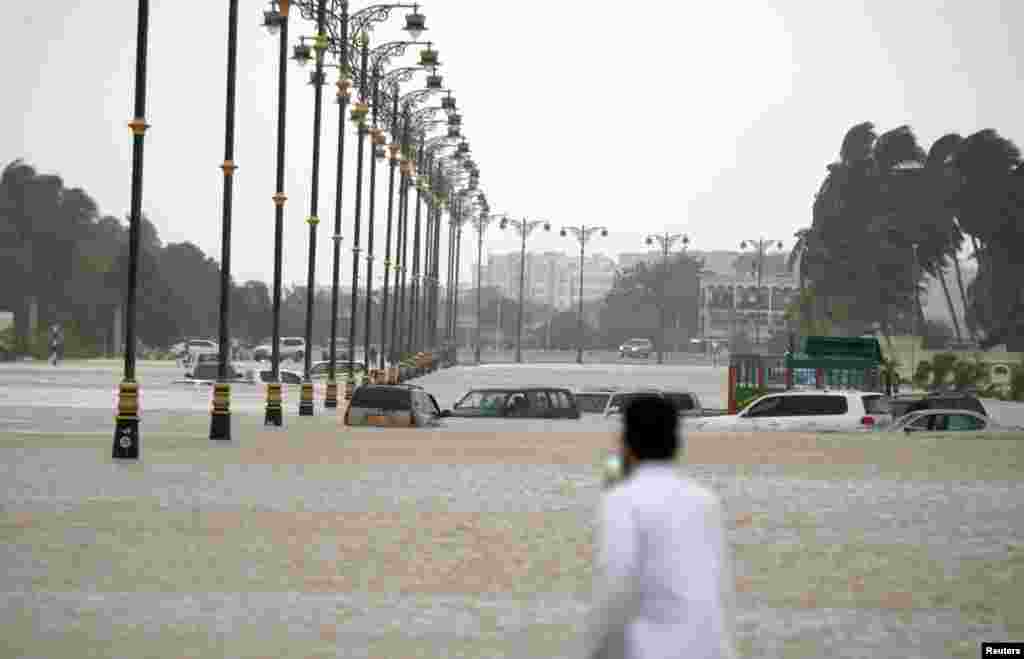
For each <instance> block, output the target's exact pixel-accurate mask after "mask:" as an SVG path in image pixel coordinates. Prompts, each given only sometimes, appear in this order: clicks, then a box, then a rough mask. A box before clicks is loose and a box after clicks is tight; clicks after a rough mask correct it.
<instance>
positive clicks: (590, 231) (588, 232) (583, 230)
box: [559, 224, 608, 364]
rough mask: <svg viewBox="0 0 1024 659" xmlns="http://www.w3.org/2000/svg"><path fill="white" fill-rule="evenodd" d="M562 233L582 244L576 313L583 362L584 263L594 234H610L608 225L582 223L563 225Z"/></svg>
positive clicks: (579, 361) (578, 357)
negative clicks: (586, 251) (577, 309)
mask: <svg viewBox="0 0 1024 659" xmlns="http://www.w3.org/2000/svg"><path fill="white" fill-rule="evenodd" d="M559 233H560V235H561V236H562V237H563V238H565V237H567V236H568V235H569V234H570V233H571V234H572V235H573V237H574V238H576V241H577V242H579V244H580V276H579V280H580V296H579V311H578V312H577V315H576V337H577V344H576V363H577V364H582V363H583V342H584V336H583V263H584V260H585V250H586V247H587V243H588V242H589V241H590V239H591V237H593V235H594V234H596V233H600V234H601V237H602V238H605V237H607V236H608V229H607V228H606V227H588V226H587V225H585V224H581V225H580V226H578V227H562V230H561V231H560V232H559Z"/></svg>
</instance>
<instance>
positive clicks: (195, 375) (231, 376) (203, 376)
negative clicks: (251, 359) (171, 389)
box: [185, 355, 248, 382]
mask: <svg viewBox="0 0 1024 659" xmlns="http://www.w3.org/2000/svg"><path fill="white" fill-rule="evenodd" d="M201 356H203V355H201ZM211 356H212V357H216V356H217V355H211ZM219 374H220V362H219V361H211V360H205V361H201V362H199V363H197V364H196V365H195V367H193V368H192V369H191V370H190V371H189V372H188V373H186V374H185V377H186V378H188V379H189V380H193V381H195V382H215V381H217V380H218V379H219ZM227 379H228V380H232V381H240V380H241V381H247V380H248V378H247V377H246V374H245V373H244V372H243V371H242V370H241V369H239V368H238V367H237V366H236V365H235V364H228V368H227Z"/></svg>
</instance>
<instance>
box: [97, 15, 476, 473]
mask: <svg viewBox="0 0 1024 659" xmlns="http://www.w3.org/2000/svg"><path fill="white" fill-rule="evenodd" d="M228 7H229V21H228V66H227V110H226V127H225V154H224V161H223V163H221V166H220V167H221V170H222V172H223V176H224V197H223V219H222V250H221V273H220V274H221V280H220V294H221V304H220V315H219V332H220V337H219V338H220V341H219V366H218V381H217V383H216V384H215V386H214V392H213V409H212V415H211V423H210V439H212V440H230V439H231V411H230V395H231V388H230V377H231V375H232V373H231V368H230V341H229V318H230V314H229V311H230V310H229V306H228V302H229V299H230V276H231V267H230V263H231V219H232V201H233V197H232V189H233V188H232V186H233V180H234V173H235V171H236V170H237V169H238V167H237V165H236V163H235V162H234V141H235V134H234V133H235V131H234V124H235V90H236V83H237V39H238V0H229V1H228ZM395 9H410V10H411V13H408V14H406V16H405V19H406V24H405V30H406V31H407V32H408V33H409V35H410V37H411V39H410V40H407V41H394V42H388V43H384V44H382V45H379V46H376V47H374V48H372V49H371V47H370V46H371V44H370V39H369V37H368V34H369V32H370V31H371V29H372V27H373V24H375V23H379V22H382V21H385V20H387V19H388V17H389V16H390V13H391V12H392V10H395ZM296 10H297V11H299V12H300V13H301V15H302V16H303V18H306V19H308V20H312V21H313V22H314V23H315V25H316V33H315V34H314V35H313V36H312V37H308V36H302V37H300V39H299V43H298V45H296V46H294V49H293V59H294V60H296V61H297V62H299V63H300V64H305V63H307V62H310V61H312V62H313V63H314V70H313V71H312V72H311V74H310V80H309V82H310V84H311V85H312V86H313V88H314V102H315V104H316V105H315V108H314V117H313V132H314V139H313V154H312V158H313V170H312V177H311V199H310V209H309V215H308V216H307V217H306V223H307V225H308V232H309V233H308V236H309V253H308V259H309V263H308V265H309V269H308V280H307V300H306V323H305V340H306V350H305V354H304V364H303V377H302V386H301V394H300V403H299V415H300V416H311V415H313V414H314V404H313V403H314V397H313V385H312V380H311V367H312V361H311V348H312V344H313V341H312V338H313V336H312V328H313V311H314V298H315V272H316V268H315V266H316V255H317V254H316V247H317V227H318V225H319V223H320V218H319V207H318V201H319V186H320V178H319V176H320V135H321V124H322V120H323V108H322V104H323V87H324V86H325V84H326V74H325V69H326V68H329V67H330V68H336V69H337V70H338V81H337V83H336V84H337V90H338V91H337V104H338V106H339V121H338V128H339V130H338V145H337V169H336V172H337V179H336V182H335V187H336V189H335V208H334V215H335V217H334V231H333V234H332V236H331V239H332V242H333V245H332V246H333V269H332V286H331V314H332V317H331V338H330V359H329V362H328V378H327V388H326V396H325V400H324V405H325V407H327V408H336V407H337V406H338V387H337V375H338V373H337V366H338V362H339V360H338V350H337V335H338V327H337V320H338V306H339V300H338V295H339V286H340V261H341V243H342V240H343V238H342V235H341V214H342V200H343V191H344V183H345V180H344V173H345V172H344V156H345V123H346V110H347V109H348V105H349V103H350V101H351V91H350V90H351V88H352V86H353V83H355V84H356V85H357V89H358V99H357V101H356V102H355V103H353V104H352V108H351V111H350V112H349V113H348V119H349V120H351V121H352V122H353V123H354V124H355V126H356V130H357V136H358V142H357V162H356V182H355V203H354V225H353V235H352V248H351V251H352V290H351V298H350V303H351V312H350V322H349V328H348V329H349V337H348V338H349V341H348V357H347V360H346V361H347V364H346V366H347V368H346V371H347V377H346V387H345V395H346V398H348V397H350V396H351V393H352V389H353V387H354V383H355V370H356V363H355V361H354V359H355V355H354V353H355V340H356V332H355V329H356V323H357V318H356V316H357V303H358V296H359V292H360V290H359V275H360V268H359V266H360V260H359V259H360V255H361V253H362V245H361V238H362V236H361V223H362V220H363V174H364V160H365V146H366V145H365V143H366V138H367V137H369V138H370V150H371V153H370V181H369V189H368V193H369V200H368V204H367V205H368V216H367V218H366V221H367V243H366V250H365V251H366V253H365V255H363V259H364V261H365V263H366V295H367V300H366V303H365V316H364V346H363V348H364V356H365V358H366V359H365V364H364V368H365V370H366V372H367V374H368V373H369V371H370V370H371V369H372V368H373V367H374V366H378V367H380V368H381V369H383V368H384V366H385V364H386V363H390V364H392V365H394V364H396V363H397V362H399V361H400V360H402V359H403V358H407V357H408V356H409V355H410V354H413V353H417V352H420V351H426V350H428V349H433V348H436V347H437V345H438V342H439V340H440V338H439V337H438V336H437V327H438V321H439V312H440V308H441V300H440V285H439V279H440V259H439V257H440V247H441V245H440V231H441V224H442V216H443V214H444V211H445V210H447V211H448V212H449V214H450V216H451V222H450V226H451V227H452V230H451V231H450V232H449V240H448V256H449V260H448V283H447V288H448V291H450V292H454V291H457V287H458V267H459V258H458V252H459V248H460V246H461V232H462V230H461V227H462V224H463V223H464V222H465V221H466V220H468V219H470V218H472V217H474V216H475V215H476V214H479V217H486V216H487V213H488V208H487V205H486V198H485V196H484V195H483V193H482V192H481V191H480V190H479V189H478V183H479V169H478V168H477V167H476V165H475V163H473V162H472V160H471V159H470V158H469V155H468V154H469V147H468V143H467V142H465V140H461V138H462V136H461V116H460V115H459V114H458V113H457V112H456V105H455V98H454V96H453V95H452V93H451V91H450V90H445V89H444V86H443V81H442V77H441V76H440V75H439V74H438V72H437V69H438V67H439V66H440V61H439V59H438V53H437V50H435V49H434V48H433V44H432V43H430V42H422V41H419V38H420V35H421V34H422V33H423V32H424V31H425V30H426V27H425V19H424V16H423V14H421V13H420V12H419V5H418V4H402V3H396V4H379V5H373V6H370V7H367V8H365V9H361V10H359V11H354V12H350V7H349V2H348V0H272V1H271V3H270V9H269V10H268V11H265V12H264V21H263V24H264V27H266V28H268V30H270V31H271V33H276V34H278V35H279V37H280V49H279V62H278V65H279V72H278V124H277V162H276V166H277V170H276V183H275V191H274V194H273V196H272V201H273V203H274V207H275V208H274V279H273V291H272V305H273V310H272V314H273V319H272V337H271V346H272V347H271V351H272V352H271V356H270V360H271V367H270V373H271V376H270V382H268V383H267V394H266V408H265V423H266V424H267V425H270V426H281V425H283V409H282V397H281V384H280V377H281V373H280V342H281V336H280V333H281V328H280V313H281V288H282V271H281V270H282V268H281V264H282V256H283V254H282V252H283V247H282V245H283V234H284V209H285V204H286V202H287V195H286V194H285V190H284V174H285V149H286V113H287V73H288V71H287V61H288V49H289V45H290V42H289V22H290V20H289V19H290V16H291V14H292V13H293V12H294V11H296ZM148 31H149V0H138V40H137V48H136V80H135V104H134V114H133V118H132V120H131V121H130V122H129V127H130V128H131V130H132V133H133V154H132V155H133V157H132V178H131V211H130V216H129V268H128V282H127V284H128V285H127V290H126V295H125V339H126V344H125V345H126V349H125V355H124V377H123V380H122V382H121V384H120V387H119V394H118V406H117V417H116V425H115V433H114V446H113V457H114V458H117V459H138V457H139V454H140V442H139V414H138V409H139V407H138V383H137V381H136V373H135V348H136V344H137V341H136V332H135V328H136V326H135V314H136V304H135V301H136V295H137V276H138V257H139V253H138V252H139V250H138V236H139V225H140V221H141V213H142V173H143V149H144V139H145V132H146V129H147V128H148V127H149V125H148V124H147V123H146V119H145V112H146V64H147V49H148V43H147V42H148ZM410 46H424V47H425V48H424V49H423V50H421V51H420V59H419V63H418V65H417V66H406V67H399V68H395V69H393V70H390V71H387V70H386V66H387V65H388V64H389V62H390V60H391V58H393V57H398V56H400V55H403V54H404V53H405V52H406V50H407V49H408V48H409V47H410ZM332 60H333V61H332ZM417 72H426V73H427V74H428V75H427V76H426V87H425V88H424V89H419V90H414V91H412V92H409V93H406V94H404V95H403V94H402V93H401V90H400V87H401V84H402V83H405V82H409V81H410V80H411V79H412V78H413V76H414V75H415V74H416V73H417ZM440 93H446V95H445V96H444V97H443V98H442V99H441V105H440V106H437V107H419V105H420V104H421V103H423V102H425V101H427V100H428V99H429V98H431V97H432V96H434V95H436V94H440ZM440 111H443V112H445V113H446V114H447V115H448V117H447V119H446V120H443V121H436V120H434V119H433V116H434V114H435V113H436V112H440ZM442 123H443V124H445V125H446V126H447V132H446V134H445V135H444V136H443V137H442V138H431V137H428V135H427V131H428V130H430V129H431V128H432V127H433V126H434V125H437V124H442ZM385 126H386V127H387V131H389V132H390V134H391V138H392V141H391V143H390V144H389V143H388V139H387V132H386V131H385V128H384V127H385ZM458 140H461V141H459V142H458V144H457V145H453V144H452V142H453V141H458ZM428 143H429V148H428ZM451 146H455V147H456V152H455V154H454V155H452V156H442V155H441V152H442V151H443V150H444V149H445V148H449V147H451ZM385 159H388V160H389V177H388V178H389V182H388V202H387V225H386V234H385V246H384V263H383V269H384V286H383V292H382V308H381V309H380V335H381V341H380V348H381V349H380V351H379V353H378V358H377V359H376V360H375V362H374V363H371V361H370V359H369V358H370V355H371V345H370V338H371V332H370V330H371V327H372V323H371V313H372V306H373V305H372V304H371V303H370V293H371V292H372V284H373V280H374V279H373V277H374V275H373V272H374V271H373V262H374V248H375V244H374V240H375V235H374V226H375V220H376V218H375V215H376V178H377V161H378V160H380V161H383V160H385ZM396 170H397V171H398V172H399V173H400V176H399V177H398V179H399V180H398V183H397V190H396V182H395V178H396ZM467 177H468V180H467ZM413 191H415V200H413V194H412V192H413ZM396 192H397V196H398V198H397V202H396V199H395V195H396ZM410 204H412V208H410ZM424 206H425V210H426V213H425V222H424V223H421V219H422V218H423V217H424V215H423V211H424ZM411 218H414V220H412V221H411ZM410 225H411V226H410ZM410 234H411V235H410ZM392 248H393V249H394V253H393V254H392ZM421 256H422V260H421ZM409 260H411V261H412V267H411V268H409V267H408V266H407V263H408V261H409ZM421 266H422V267H421ZM392 277H393V278H394V280H393V281H394V300H393V301H392V300H391V298H390V295H391V286H390V285H391V283H392ZM447 313H448V315H447V322H446V325H445V330H446V337H445V341H446V344H450V342H451V340H452V335H453V333H454V317H455V315H454V314H457V296H456V297H455V298H454V300H452V301H451V302H450V303H449V305H448V307H447Z"/></svg>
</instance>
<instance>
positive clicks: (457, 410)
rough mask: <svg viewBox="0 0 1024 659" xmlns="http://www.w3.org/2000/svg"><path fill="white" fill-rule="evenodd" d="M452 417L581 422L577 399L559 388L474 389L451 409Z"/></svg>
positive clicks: (567, 391) (566, 390)
mask: <svg viewBox="0 0 1024 659" xmlns="http://www.w3.org/2000/svg"><path fill="white" fill-rule="evenodd" d="M450 416H453V417H507V418H519V419H579V418H580V409H579V407H577V405H576V398H575V396H573V393H572V392H571V391H569V390H568V389H563V388H560V387H525V388H517V387H497V388H489V389H473V390H472V391H470V392H469V393H467V394H466V395H465V396H463V397H462V399H461V400H460V401H459V402H458V403H456V404H455V407H453V408H452V410H451V414H450Z"/></svg>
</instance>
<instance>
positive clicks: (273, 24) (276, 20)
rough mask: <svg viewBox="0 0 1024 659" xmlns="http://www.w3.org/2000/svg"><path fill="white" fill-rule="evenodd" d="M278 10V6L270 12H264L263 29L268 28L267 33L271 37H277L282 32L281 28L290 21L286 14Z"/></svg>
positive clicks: (273, 7)
mask: <svg viewBox="0 0 1024 659" xmlns="http://www.w3.org/2000/svg"><path fill="white" fill-rule="evenodd" d="M286 11H287V9H284V10H283V11H282V10H280V9H278V8H277V7H276V6H272V7H271V8H270V9H269V10H267V11H265V12H263V27H264V28H266V30H267V32H269V33H270V35H271V36H273V37H276V36H277V35H278V33H279V32H280V31H281V26H282V25H284V24H285V22H286V21H287V20H288V17H287V14H286V13H284V12H286Z"/></svg>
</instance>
